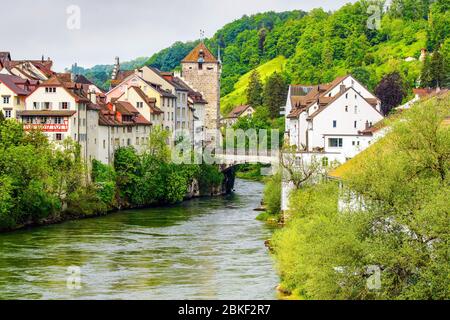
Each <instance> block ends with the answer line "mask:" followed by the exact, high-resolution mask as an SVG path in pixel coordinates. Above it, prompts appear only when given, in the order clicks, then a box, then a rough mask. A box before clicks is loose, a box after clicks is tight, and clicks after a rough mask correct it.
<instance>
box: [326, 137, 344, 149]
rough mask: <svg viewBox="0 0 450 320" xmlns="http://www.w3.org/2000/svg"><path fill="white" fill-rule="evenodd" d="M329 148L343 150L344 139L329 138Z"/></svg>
mask: <svg viewBox="0 0 450 320" xmlns="http://www.w3.org/2000/svg"><path fill="white" fill-rule="evenodd" d="M328 146H329V147H331V148H342V138H329V139H328Z"/></svg>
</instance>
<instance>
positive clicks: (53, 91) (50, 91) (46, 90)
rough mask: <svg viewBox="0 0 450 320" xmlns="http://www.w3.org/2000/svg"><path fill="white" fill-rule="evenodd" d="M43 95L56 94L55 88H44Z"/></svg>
mask: <svg viewBox="0 0 450 320" xmlns="http://www.w3.org/2000/svg"><path fill="white" fill-rule="evenodd" d="M45 93H56V88H55V87H46V88H45Z"/></svg>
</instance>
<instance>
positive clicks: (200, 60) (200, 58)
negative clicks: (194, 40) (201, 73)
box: [197, 50, 205, 70]
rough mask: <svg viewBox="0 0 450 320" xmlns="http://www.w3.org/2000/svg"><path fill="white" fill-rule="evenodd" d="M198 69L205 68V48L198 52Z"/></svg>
mask: <svg viewBox="0 0 450 320" xmlns="http://www.w3.org/2000/svg"><path fill="white" fill-rule="evenodd" d="M197 61H198V69H199V70H202V69H203V63H205V53H204V52H203V50H200V52H199V53H198V60H197Z"/></svg>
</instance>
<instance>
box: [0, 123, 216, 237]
mask: <svg viewBox="0 0 450 320" xmlns="http://www.w3.org/2000/svg"><path fill="white" fill-rule="evenodd" d="M166 138H167V133H166V132H164V131H162V130H153V132H152V134H151V136H150V141H152V142H151V143H150V144H149V146H148V150H147V152H145V153H143V154H138V153H137V152H136V151H135V150H134V149H133V148H131V147H126V148H119V149H117V150H116V152H115V157H114V165H113V166H109V165H105V164H102V163H101V162H99V161H96V160H94V161H93V162H92V172H91V178H92V179H88V172H87V170H86V168H85V164H84V162H83V160H82V158H81V156H80V146H79V145H78V144H77V143H75V142H73V141H71V140H70V139H67V140H65V141H64V142H63V144H64V146H63V148H60V147H56V146H55V145H54V144H52V143H50V142H49V141H48V140H47V138H46V137H45V135H44V134H43V133H42V132H39V131H31V132H29V133H26V132H24V130H23V128H22V125H21V124H20V123H18V122H16V121H15V120H4V119H2V118H0V231H2V230H11V229H16V228H20V227H22V226H26V225H34V224H35V225H38V224H47V223H54V222H58V221H63V220H67V219H74V218H79V217H85V216H91V215H99V214H106V213H107V212H108V211H110V210H114V209H120V208H130V207H143V206H148V205H153V204H173V203H176V202H180V201H182V200H183V199H184V198H185V197H186V194H187V192H188V189H189V185H190V184H191V183H192V181H193V180H194V179H197V180H198V181H199V184H200V187H201V190H204V191H205V192H204V194H205V195H209V194H210V193H207V192H206V191H207V190H208V189H210V188H213V187H216V188H218V187H220V186H221V184H222V179H223V176H222V173H220V172H219V170H218V168H216V167H215V166H206V165H177V164H173V163H170V159H169V156H170V150H169V149H168V147H167V144H166V143H165V141H166ZM91 181H92V182H91Z"/></svg>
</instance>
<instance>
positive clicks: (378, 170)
mask: <svg viewBox="0 0 450 320" xmlns="http://www.w3.org/2000/svg"><path fill="white" fill-rule="evenodd" d="M449 103H450V95H448V94H446V95H444V96H439V97H435V98H432V99H429V100H427V101H425V102H422V103H421V104H419V105H415V106H414V107H413V108H412V109H410V110H408V111H406V112H404V113H402V117H401V118H399V119H396V120H392V122H390V125H391V130H390V133H389V134H388V135H387V136H386V137H385V138H383V139H382V140H380V141H379V142H377V143H376V144H374V145H372V146H371V147H370V148H369V149H367V150H366V151H364V152H363V153H361V154H360V155H359V156H357V157H355V158H354V159H352V160H351V162H350V163H348V164H347V165H346V168H347V169H346V171H344V173H343V174H342V175H341V176H342V179H343V181H342V183H343V186H344V187H343V188H341V189H340V190H339V189H338V185H337V183H334V182H325V183H321V184H318V185H310V186H307V187H305V188H301V189H299V190H297V191H295V192H293V194H292V196H291V198H290V206H291V209H290V211H289V214H290V217H291V220H289V221H288V224H287V227H286V228H285V229H283V230H280V231H278V232H276V234H275V236H274V239H273V241H272V244H273V246H274V250H275V254H276V257H277V261H278V265H279V268H280V271H281V275H282V279H283V286H284V287H285V288H286V289H287V290H290V291H291V292H293V293H294V294H297V295H298V296H300V297H302V298H307V299H420V300H428V299H442V300H444V299H445V300H447V299H449V298H450V287H449V286H448V281H447V279H448V274H449V273H450V265H449V264H448V248H449V243H450V233H449V228H448V217H449V209H448V197H449V194H450V184H449V172H450V165H449V163H450V127H449V126H446V125H445V124H444V122H443V121H444V120H445V119H446V117H447V116H448V105H449ZM386 164H389V165H386ZM338 199H339V201H338ZM357 199H358V202H356V200H357ZM338 203H339V204H341V206H340V209H339V208H338ZM358 203H359V204H360V205H359V206H358V205H357V204H358ZM370 266H378V268H379V270H380V281H381V283H380V284H381V285H380V287H379V288H377V290H371V288H369V287H368V286H367V280H368V276H369V275H370V269H369V267H370Z"/></svg>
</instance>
